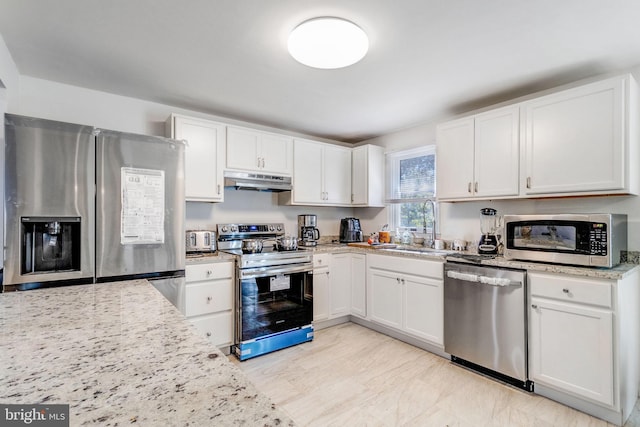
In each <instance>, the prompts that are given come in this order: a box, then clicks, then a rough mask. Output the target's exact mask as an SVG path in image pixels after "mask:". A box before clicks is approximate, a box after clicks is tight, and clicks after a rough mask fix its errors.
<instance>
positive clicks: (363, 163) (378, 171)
mask: <svg viewBox="0 0 640 427" xmlns="http://www.w3.org/2000/svg"><path fill="white" fill-rule="evenodd" d="M351 203H352V204H353V205H354V206H384V149H383V148H382V147H379V146H377V145H370V144H367V145H362V146H360V147H356V148H354V149H353V151H352V152H351Z"/></svg>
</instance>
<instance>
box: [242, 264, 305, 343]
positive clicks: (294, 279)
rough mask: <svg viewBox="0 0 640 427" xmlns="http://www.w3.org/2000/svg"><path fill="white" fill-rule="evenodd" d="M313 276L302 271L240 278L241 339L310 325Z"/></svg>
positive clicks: (244, 339) (245, 339)
mask: <svg viewBox="0 0 640 427" xmlns="http://www.w3.org/2000/svg"><path fill="white" fill-rule="evenodd" d="M312 277H313V276H312V275H311V273H310V272H302V273H292V274H281V275H270V276H265V277H256V278H250V279H242V280H241V283H240V288H241V313H240V314H241V318H240V324H241V329H242V330H241V334H242V337H241V340H240V341H247V340H250V339H255V338H260V337H263V336H266V335H271V334H274V333H278V332H282V331H286V330H289V329H294V328H298V327H301V326H305V325H310V324H311V321H312V319H313V297H312V295H311V291H310V290H311V289H312V287H311V286H312V283H311V280H313V279H312Z"/></svg>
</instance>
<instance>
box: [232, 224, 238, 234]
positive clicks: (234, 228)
mask: <svg viewBox="0 0 640 427" xmlns="http://www.w3.org/2000/svg"><path fill="white" fill-rule="evenodd" d="M237 231H238V226H237V225H232V226H231V232H232V233H236V232H237Z"/></svg>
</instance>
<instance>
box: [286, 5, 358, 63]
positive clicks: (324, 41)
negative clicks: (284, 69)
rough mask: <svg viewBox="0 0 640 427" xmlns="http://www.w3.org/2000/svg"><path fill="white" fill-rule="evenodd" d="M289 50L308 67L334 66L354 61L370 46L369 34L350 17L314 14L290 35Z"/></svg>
mask: <svg viewBox="0 0 640 427" xmlns="http://www.w3.org/2000/svg"><path fill="white" fill-rule="evenodd" d="M288 47H289V53H290V54H291V56H293V58H294V59H295V60H296V61H298V62H300V63H302V64H304V65H308V66H309V67H313V68H323V69H334V68H343V67H348V66H349V65H353V64H355V63H356V62H358V61H360V60H361V59H362V58H363V57H364V56H365V55H366V53H367V50H369V38H368V37H367V34H366V33H365V32H364V31H362V28H360V27H358V26H357V25H356V24H354V23H353V22H351V21H347V20H346V19H342V18H334V17H322V18H313V19H310V20H308V21H305V22H303V23H302V24H300V25H298V26H297V27H296V28H295V29H294V30H293V31H292V32H291V34H290V35H289V44H288Z"/></svg>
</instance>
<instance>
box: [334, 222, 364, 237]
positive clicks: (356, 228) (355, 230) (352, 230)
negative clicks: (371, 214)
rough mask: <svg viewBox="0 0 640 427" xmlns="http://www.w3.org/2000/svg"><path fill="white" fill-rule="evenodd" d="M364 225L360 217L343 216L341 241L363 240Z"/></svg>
mask: <svg viewBox="0 0 640 427" xmlns="http://www.w3.org/2000/svg"><path fill="white" fill-rule="evenodd" d="M362 241H363V235H362V227H360V220H359V219H358V218H342V219H341V220H340V243H353V242H362Z"/></svg>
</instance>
